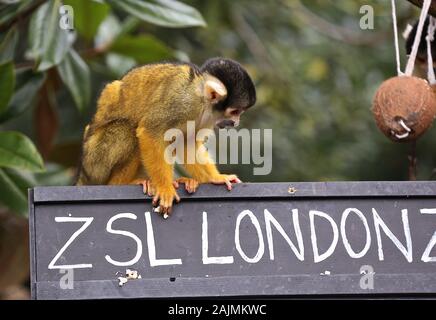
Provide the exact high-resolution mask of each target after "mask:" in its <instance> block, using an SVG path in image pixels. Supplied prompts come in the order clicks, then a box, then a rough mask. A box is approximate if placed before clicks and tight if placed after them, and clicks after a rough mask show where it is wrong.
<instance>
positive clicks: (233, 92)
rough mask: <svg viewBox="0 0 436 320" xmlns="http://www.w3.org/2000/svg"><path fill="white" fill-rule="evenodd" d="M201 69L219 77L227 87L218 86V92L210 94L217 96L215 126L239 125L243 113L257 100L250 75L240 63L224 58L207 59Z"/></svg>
mask: <svg viewBox="0 0 436 320" xmlns="http://www.w3.org/2000/svg"><path fill="white" fill-rule="evenodd" d="M201 71H202V72H204V73H207V74H209V75H212V76H213V77H214V78H215V79H218V80H219V82H220V83H221V84H222V86H223V87H224V89H225V90H223V89H222V88H221V87H220V86H217V90H215V91H217V92H215V93H214V94H212V95H210V94H209V96H212V98H215V100H212V109H213V110H212V111H213V114H214V119H215V126H216V127H218V128H229V127H230V128H233V127H237V126H238V125H239V120H240V116H241V115H242V113H244V112H245V111H246V110H247V109H248V108H250V107H251V106H253V105H254V104H255V102H256V89H255V87H254V84H253V81H252V80H251V78H250V76H249V75H248V73H247V72H246V71H245V69H244V68H243V67H242V66H241V65H240V64H239V63H237V62H236V61H233V60H230V59H224V58H213V59H209V60H207V61H206V62H205V63H204V65H203V66H202V67H201ZM220 89H221V90H220Z"/></svg>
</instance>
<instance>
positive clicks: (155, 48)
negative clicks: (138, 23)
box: [110, 35, 173, 63]
mask: <svg viewBox="0 0 436 320" xmlns="http://www.w3.org/2000/svg"><path fill="white" fill-rule="evenodd" d="M110 49H111V51H112V52H116V53H119V54H122V55H125V56H128V57H131V58H133V59H135V60H136V61H137V62H139V63H149V62H153V61H157V60H163V59H169V58H172V57H173V54H172V52H171V49H169V48H168V47H167V46H166V45H165V44H164V43H163V42H161V41H160V40H158V39H156V38H155V37H153V36H151V35H140V36H136V37H133V36H129V35H124V36H121V37H119V38H117V39H116V40H115V42H114V43H113V45H112V46H111V48H110Z"/></svg>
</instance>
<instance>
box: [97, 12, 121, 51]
mask: <svg viewBox="0 0 436 320" xmlns="http://www.w3.org/2000/svg"><path fill="white" fill-rule="evenodd" d="M120 32H121V24H120V21H119V20H118V18H117V17H116V16H114V15H112V14H110V15H108V16H107V17H106V19H104V21H103V22H102V23H101V24H100V26H99V27H98V32H97V35H96V36H95V39H94V42H95V46H96V47H102V46H106V45H108V44H110V43H111V42H112V41H113V40H114V39H115V38H116V37H117V36H118V35H119V33H120Z"/></svg>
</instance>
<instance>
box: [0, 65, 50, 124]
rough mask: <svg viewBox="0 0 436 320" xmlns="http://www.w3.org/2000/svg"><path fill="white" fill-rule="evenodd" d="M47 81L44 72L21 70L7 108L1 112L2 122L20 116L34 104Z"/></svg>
mask: <svg viewBox="0 0 436 320" xmlns="http://www.w3.org/2000/svg"><path fill="white" fill-rule="evenodd" d="M44 81H45V74H44V73H34V72H33V71H32V70H30V69H27V70H20V71H18V72H17V74H16V86H15V93H14V95H13V97H12V99H11V101H10V102H9V104H8V106H7V108H6V109H5V110H4V111H3V112H2V113H0V123H1V122H4V121H6V120H9V119H11V118H13V117H16V116H18V115H19V114H21V113H22V112H23V111H24V110H26V109H27V108H28V107H29V106H31V105H32V102H33V98H34V96H35V95H36V93H37V92H38V90H39V89H40V88H41V86H42V84H43V83H44Z"/></svg>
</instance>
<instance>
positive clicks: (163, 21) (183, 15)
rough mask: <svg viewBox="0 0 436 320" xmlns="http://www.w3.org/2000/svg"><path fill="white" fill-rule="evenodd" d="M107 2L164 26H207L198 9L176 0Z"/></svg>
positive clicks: (110, 0) (111, 0) (115, 0)
mask: <svg viewBox="0 0 436 320" xmlns="http://www.w3.org/2000/svg"><path fill="white" fill-rule="evenodd" d="M107 2H108V3H109V4H110V5H112V6H114V7H116V8H119V9H121V10H124V11H125V12H127V13H129V14H131V15H133V16H135V17H137V18H139V19H141V20H144V21H146V22H149V23H152V24H156V25H159V26H164V27H175V28H177V27H179V28H180V27H194V26H205V25H206V23H205V21H204V19H203V17H202V16H201V14H200V13H199V12H198V11H197V9H195V8H193V7H191V6H188V5H186V4H184V3H182V2H179V1H175V0H149V1H142V0H124V1H118V0H107Z"/></svg>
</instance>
